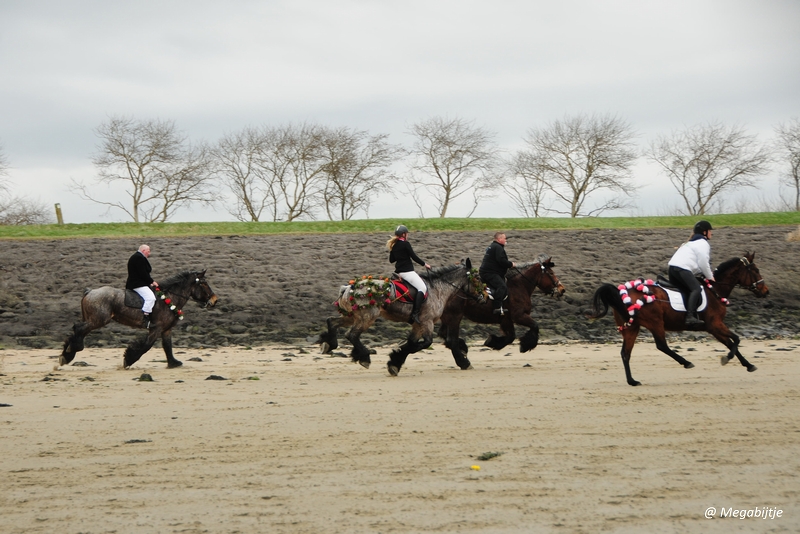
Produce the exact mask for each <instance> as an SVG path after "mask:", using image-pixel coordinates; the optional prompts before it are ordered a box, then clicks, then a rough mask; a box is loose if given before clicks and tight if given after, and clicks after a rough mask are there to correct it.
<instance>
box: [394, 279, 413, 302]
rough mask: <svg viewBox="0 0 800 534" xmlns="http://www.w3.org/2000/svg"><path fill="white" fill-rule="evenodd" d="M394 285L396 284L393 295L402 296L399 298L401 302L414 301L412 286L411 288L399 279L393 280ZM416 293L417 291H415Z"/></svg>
mask: <svg viewBox="0 0 800 534" xmlns="http://www.w3.org/2000/svg"><path fill="white" fill-rule="evenodd" d="M392 285H393V286H394V295H393V297H400V298H398V299H397V300H398V301H400V302H411V303H413V302H414V298H413V295H412V294H411V293H412V291H411V289H412V288H409V287H408V286H406V285H405V284H404V283H402V282H400V281H398V280H392ZM414 293H416V291H414Z"/></svg>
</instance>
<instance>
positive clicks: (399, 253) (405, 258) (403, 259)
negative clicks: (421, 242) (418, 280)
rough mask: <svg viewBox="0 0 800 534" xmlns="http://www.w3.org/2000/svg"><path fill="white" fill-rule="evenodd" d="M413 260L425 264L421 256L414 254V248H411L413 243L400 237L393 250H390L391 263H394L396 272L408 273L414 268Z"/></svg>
mask: <svg viewBox="0 0 800 534" xmlns="http://www.w3.org/2000/svg"><path fill="white" fill-rule="evenodd" d="M411 260H414V261H415V262H417V263H419V264H420V265H425V262H424V261H422V260H421V259H420V258H419V256H417V255H416V254H414V249H413V248H411V243H409V242H408V241H403V240H402V239H398V240H397V241H396V242H395V244H394V246H393V247H392V250H391V251H389V263H394V264H395V266H394V272H396V273H407V272H409V271H413V270H414V264H413V263H411Z"/></svg>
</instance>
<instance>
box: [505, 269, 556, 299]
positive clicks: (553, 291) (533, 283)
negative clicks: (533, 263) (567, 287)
mask: <svg viewBox="0 0 800 534" xmlns="http://www.w3.org/2000/svg"><path fill="white" fill-rule="evenodd" d="M539 266H540V267H541V268H542V273H543V274H546V275H547V277H548V278H550V282H551V283H552V284H553V289H551V290H550V292H549V293H545V294H546V295H548V296H550V297H552V296H555V294H556V292H557V291H558V280H556V279H555V278H554V277H553V273H551V272H550V271H549V270H548V267H547V265H545V263H544V262H540V263H539ZM514 270H515V271H517V272H518V273H519V275H520V276H521V277H522V278H524V279H525V280H526V281H528V282H529V283H530V284H531V285H532V286H533V288H534V289H536V288H537V287H538V286H539V283H538V282H536V281H534V280H531V279H530V278H528V277H527V276H525V273H523V272H522V271H520V270H519V267H514Z"/></svg>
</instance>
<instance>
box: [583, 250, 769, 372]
mask: <svg viewBox="0 0 800 534" xmlns="http://www.w3.org/2000/svg"><path fill="white" fill-rule="evenodd" d="M754 259H755V253H753V254H750V253H747V252H746V253H745V255H744V256H743V257H741V258H733V259H730V260H728V261H726V262H723V263H721V264H720V266H719V267H717V269H716V270H715V271H714V279H715V280H716V281H715V282H711V287H710V288H709V287H707V286H705V285H704V287H703V291H704V292H705V296H706V300H707V301H708V304H707V307H706V309H705V310H704V311H702V312H700V313H699V316H700V318H701V319H702V320H703V321H704V324H700V325H698V326H697V327H696V328H691V329H690V330H692V331H700V332H708V333H709V334H711V335H712V336H714V337H715V338H717V340H718V341H720V342H721V343H722V344H723V345H725V346H726V347H727V348H728V351H729V352H728V354H727V355H725V356H722V358H721V363H722V365H725V364H726V363H728V362H729V361H731V360H732V359H733V357H734V356H736V357H737V358H738V359H739V362H740V363H741V364H742V365H743V366H745V367H747V370H748V371H749V372H753V371H755V370H756V366H755V365H753V364H751V363H750V362H748V361H747V360H745V359H744V356H742V354H741V353H740V352H739V336H737V335H736V334H734V333H733V332H731V331H730V329H728V327H727V326H726V325H725V323H724V322H723V321H724V320H725V313H726V311H727V308H726V304H725V303H724V302H723V301H722V300H721V299H723V298H727V297H728V296H729V295H730V294H731V291H733V288H734V287H735V286H737V285H738V286H741V287H743V288H745V289H748V290H750V291H751V292H752V293H753V294H754V295H755V296H756V297H766V296H767V295H768V294H769V288H768V287H767V285H766V284H765V283H764V279H763V278H761V274H760V273H759V272H758V267H756V264H755V263H753V260H754ZM648 288H649V291H650V295H652V296H654V297H655V301H654V302H652V303H649V304H644V305H643V306H642V307H641V308H640V309H639V310H638V311H636V313H635V315H633V320H632V321H630V320H629V319H630V317H631V316H630V314H629V311H628V304H625V303H624V302H623V300H622V297H621V296H620V290H619V288H618V286H613V285H611V284H603V285H602V286H600V288H599V289H598V290H597V291H596V292H595V294H594V298H593V305H594V310H593V311H592V313H591V314H590V315H589V317H590V318H592V319H596V318H599V317H603V316H604V315H605V314H606V313H607V312H608V308H609V306H610V307H611V308H612V309H613V310H614V321H615V322H616V323H617V327H618V329H619V330H620V332H621V333H622V351H621V353H620V354H621V355H622V364H623V365H624V366H625V377H626V378H627V380H628V384H630V385H631V386H639V385H641V383H640V382H637V381H636V380H634V379H633V376H631V366H630V360H631V351H632V350H633V345H634V343H636V336H637V335H638V334H639V329H640V328H642V327H644V328H646V329H648V330H649V331H650V333H651V334H653V338H654V339H655V342H656V348H658V350H660V351H661V352H663V353H664V354H667V355H669V356H670V357H671V358H672V359H674V360H675V361H676V362H678V363H679V364H681V365H683V366H684V367H685V368H686V369H691V368H692V367H694V364H692V362H690V361H688V360H686V359H684V358H683V357H681V356H680V355H679V354H678V353H676V352H675V351H673V350H672V349H670V348H669V346H668V345H667V341H666V332H667V331H669V332H682V331H684V330H687V327H686V323H685V319H686V312H679V311H675V310H673V309H672V307H671V306H670V304H669V299H668V297H667V294H666V292H665V291H664V290H663V289H661V288H660V287H658V286H655V285H653V286H648ZM627 292H628V294H629V295H630V297H631V299H632V301H633V302H636V301H637V300H638V299H641V300H645V298H646V296H647V295H646V294H644V293H642V291H638V290H636V289H628V290H627Z"/></svg>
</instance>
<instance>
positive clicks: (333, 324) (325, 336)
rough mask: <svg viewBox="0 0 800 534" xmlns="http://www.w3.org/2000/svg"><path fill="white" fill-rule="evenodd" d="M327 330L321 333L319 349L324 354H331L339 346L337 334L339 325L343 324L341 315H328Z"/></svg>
mask: <svg viewBox="0 0 800 534" xmlns="http://www.w3.org/2000/svg"><path fill="white" fill-rule="evenodd" d="M326 326H327V331H325V332H323V333H321V334H320V335H319V344H320V348H319V351H320V352H321V353H322V354H330V353H331V352H332V351H334V350H336V349H337V348H339V340H338V338H337V336H336V334H337V332H338V331H339V327H341V326H342V318H341V317H328V320H327V321H326Z"/></svg>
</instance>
